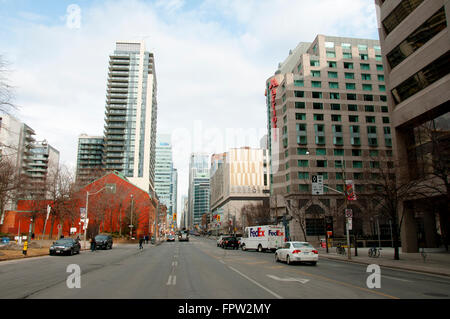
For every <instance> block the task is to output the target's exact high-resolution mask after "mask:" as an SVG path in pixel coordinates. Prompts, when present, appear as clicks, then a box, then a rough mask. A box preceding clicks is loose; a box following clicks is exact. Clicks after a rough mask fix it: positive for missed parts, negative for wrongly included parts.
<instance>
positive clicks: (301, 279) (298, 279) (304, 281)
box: [267, 275, 309, 284]
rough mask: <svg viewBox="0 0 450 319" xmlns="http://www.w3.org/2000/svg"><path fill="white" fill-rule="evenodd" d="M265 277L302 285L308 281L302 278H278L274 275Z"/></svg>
mask: <svg viewBox="0 0 450 319" xmlns="http://www.w3.org/2000/svg"><path fill="white" fill-rule="evenodd" d="M267 277H269V278H272V279H274V280H278V281H298V282H300V283H302V284H306V283H307V282H308V281H309V279H304V278H292V277H289V278H279V277H277V276H274V275H267Z"/></svg>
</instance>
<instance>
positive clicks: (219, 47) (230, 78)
mask: <svg viewBox="0 0 450 319" xmlns="http://www.w3.org/2000/svg"><path fill="white" fill-rule="evenodd" d="M372 7H373V8H372ZM81 9H82V11H81V13H82V24H81V28H80V29H69V28H67V27H66V26H65V21H60V23H59V24H57V23H55V21H52V23H53V25H52V26H45V25H43V24H42V23H41V20H40V17H38V16H35V17H34V16H33V15H29V18H30V19H28V23H27V24H15V25H8V26H7V28H8V29H12V30H13V31H14V32H15V41H13V42H12V43H2V45H1V47H2V48H3V51H5V52H6V53H7V56H8V57H12V59H10V60H11V61H12V62H13V63H14V64H13V66H14V69H15V70H16V72H15V74H14V78H13V79H14V82H15V83H14V84H15V85H16V86H17V87H18V88H17V103H18V104H20V105H21V106H22V108H21V114H20V116H21V118H22V119H23V120H24V121H25V122H26V123H27V124H28V125H30V126H31V127H32V128H34V129H35V131H36V132H37V134H38V138H41V139H43V138H45V139H47V140H48V141H49V143H50V144H51V145H53V146H54V147H56V148H57V149H58V150H59V151H60V153H61V159H62V161H63V162H66V163H71V164H73V165H74V164H75V161H76V147H77V137H78V135H79V134H80V133H88V134H95V135H97V134H98V135H101V134H102V133H103V125H104V120H103V119H104V106H105V94H106V76H107V63H108V55H109V54H110V53H111V52H112V51H113V50H114V43H115V41H117V40H123V39H131V40H138V39H141V38H145V40H146V43H147V49H148V50H150V51H152V52H154V53H155V63H156V75H157V81H158V131H159V132H162V133H170V132H173V131H175V132H180V131H183V129H187V130H188V131H187V132H189V131H190V132H193V129H194V121H195V120H201V121H202V126H203V127H204V128H205V130H206V129H218V130H219V131H221V132H223V134H224V135H225V130H226V129H227V128H255V130H258V129H264V128H265V127H266V113H265V100H264V83H265V81H266V79H267V78H268V77H269V76H271V75H272V74H273V72H274V71H275V69H276V66H277V64H278V62H280V61H283V60H284V59H285V58H286V56H287V55H288V52H289V49H293V48H294V47H295V46H296V45H297V44H298V42H300V41H312V40H313V39H314V37H315V36H316V35H317V34H319V33H321V34H330V35H341V36H356V37H370V38H373V37H374V36H373V35H374V34H375V35H376V32H377V31H376V24H375V11H374V4H373V3H372V1H365V0H321V1H304V0H301V1H295V2H294V1H288V0H273V1H256V0H246V1H242V0H237V1H228V0H226V1H225V0H214V1H213V0H205V1H203V3H202V4H200V5H199V6H198V7H197V8H196V9H195V10H191V11H187V9H186V5H185V3H184V1H181V0H171V1H157V2H156V3H155V4H148V3H143V2H141V1H138V0H132V1H106V2H105V3H104V4H102V5H100V4H98V3H97V4H96V5H93V6H92V7H83V6H82V8H81ZM65 14H66V12H61V14H60V15H59V16H60V17H61V16H64V15H65ZM33 18H35V19H33ZM30 20H31V21H32V22H30ZM184 132H186V131H184ZM213 133H214V134H216V133H217V131H212V130H210V132H209V134H213ZM206 142H208V141H207V140H206V139H205V143H206ZM208 143H209V144H214V143H211V142H210V141H209V142H208ZM218 145H224V144H220V143H218ZM238 146H239V145H238ZM252 146H257V145H252ZM217 151H226V149H218V150H217ZM188 153H189V149H184V150H183V151H180V152H179V153H178V154H177V156H175V158H174V160H175V166H176V167H177V168H178V169H179V171H178V173H179V179H178V180H179V186H178V187H179V190H178V194H179V203H178V205H179V207H181V195H183V194H187V183H188V169H187V165H188V157H187V156H186V154H187V155H188Z"/></svg>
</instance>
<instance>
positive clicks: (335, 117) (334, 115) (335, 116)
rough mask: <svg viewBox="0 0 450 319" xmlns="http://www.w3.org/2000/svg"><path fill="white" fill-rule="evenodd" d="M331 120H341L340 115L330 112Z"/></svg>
mask: <svg viewBox="0 0 450 319" xmlns="http://www.w3.org/2000/svg"><path fill="white" fill-rule="evenodd" d="M331 121H332V122H340V121H341V116H340V115H338V114H331Z"/></svg>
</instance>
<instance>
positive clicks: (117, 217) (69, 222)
mask: <svg viewBox="0 0 450 319" xmlns="http://www.w3.org/2000/svg"><path fill="white" fill-rule="evenodd" d="M110 186H112V187H113V189H115V192H110V191H109V189H111V187H110ZM87 192H89V196H87ZM87 197H88V198H89V199H88V211H87V218H88V220H89V225H88V237H89V236H91V235H95V234H97V233H103V232H106V233H117V234H121V235H123V236H127V235H129V234H130V227H129V225H133V226H134V227H132V231H133V236H134V237H140V236H144V235H151V234H153V228H154V227H153V226H154V221H155V211H156V207H157V204H158V203H157V200H156V199H152V198H151V197H150V195H149V194H148V193H147V192H145V191H144V190H142V189H140V188H138V187H136V186H135V185H133V184H131V183H130V182H129V181H128V179H127V178H126V177H125V176H123V175H121V174H120V173H118V172H110V173H108V174H106V175H104V176H103V177H101V178H99V179H97V180H95V181H94V182H92V183H90V184H88V185H86V186H84V187H83V188H81V189H80V190H79V191H78V192H76V193H75V194H74V196H73V197H72V199H71V200H69V201H65V202H62V203H54V202H51V201H31V200H19V201H18V207H17V211H9V212H7V213H6V218H5V221H4V224H3V225H1V226H0V232H3V233H10V234H12V235H14V234H18V233H19V227H20V233H21V234H28V231H29V227H30V222H31V218H33V219H34V222H33V224H32V233H34V234H35V238H39V237H40V236H41V235H42V234H43V233H44V224H45V219H46V215H47V205H50V206H51V207H52V210H51V214H50V216H49V219H48V221H47V225H46V227H45V228H46V229H45V235H46V236H45V237H47V236H48V235H50V234H51V235H52V238H56V236H57V234H58V231H59V229H58V225H61V226H59V227H60V228H61V233H62V235H64V236H69V235H71V231H70V230H71V229H75V228H76V232H75V233H72V235H74V234H80V236H81V235H82V233H83V231H82V226H83V225H82V223H80V217H81V213H83V210H84V209H85V208H86V199H87Z"/></svg>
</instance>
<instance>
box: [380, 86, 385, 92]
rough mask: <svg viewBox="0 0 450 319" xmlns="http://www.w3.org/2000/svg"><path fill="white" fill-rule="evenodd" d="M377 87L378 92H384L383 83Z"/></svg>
mask: <svg viewBox="0 0 450 319" xmlns="http://www.w3.org/2000/svg"><path fill="white" fill-rule="evenodd" d="M378 89H379V90H380V92H386V86H384V85H378Z"/></svg>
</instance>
